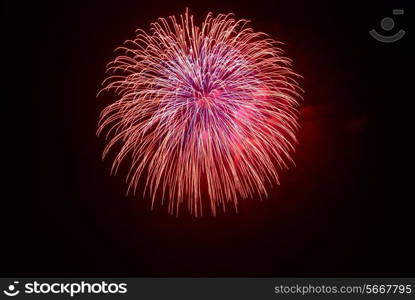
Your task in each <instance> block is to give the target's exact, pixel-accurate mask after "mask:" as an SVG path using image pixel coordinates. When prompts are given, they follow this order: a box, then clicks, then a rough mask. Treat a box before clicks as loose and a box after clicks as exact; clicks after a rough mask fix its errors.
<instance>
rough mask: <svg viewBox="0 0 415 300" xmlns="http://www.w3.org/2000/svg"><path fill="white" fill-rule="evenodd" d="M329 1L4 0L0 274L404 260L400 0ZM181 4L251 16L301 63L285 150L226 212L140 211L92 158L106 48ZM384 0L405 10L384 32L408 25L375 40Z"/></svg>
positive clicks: (346, 270)
mask: <svg viewBox="0 0 415 300" xmlns="http://www.w3.org/2000/svg"><path fill="white" fill-rule="evenodd" d="M333 2H334V1H277V0H273V1H271V0H270V1H264V0H257V1H247V0H239V1H198V2H196V1H195V2H193V3H192V2H191V1H184V2H182V1H137V0H136V1H122V0H118V1H26V2H22V1H17V2H15V3H14V4H11V3H10V4H7V5H5V4H4V5H3V6H4V7H3V8H4V9H3V14H4V16H3V20H5V21H6V24H7V29H11V32H12V40H13V46H14V47H12V48H11V49H12V51H13V56H12V57H13V58H15V59H14V60H12V61H14V62H15V63H14V64H13V71H14V72H13V73H12V74H13V76H12V78H13V84H12V85H11V86H10V87H11V89H12V94H11V95H12V96H11V98H10V99H11V101H12V113H11V114H10V116H12V118H13V121H12V123H11V124H13V126H12V127H13V129H12V130H5V131H7V136H8V135H10V137H11V142H10V143H7V145H5V148H9V149H10V150H11V152H12V156H6V157H4V161H5V162H6V164H7V163H10V165H11V169H10V171H7V172H6V171H4V172H5V173H6V176H5V177H7V178H6V181H5V185H6V188H7V189H10V190H11V193H10V194H4V197H2V203H3V211H2V214H3V217H2V221H5V224H4V226H3V229H4V233H3V234H2V248H3V250H6V254H5V255H3V256H2V259H1V266H0V275H1V276H13V277H16V276H102V277H103V276H240V277H245V276H310V277H311V276H320V277H321V276H323V277H324V276H326V277H330V276H362V277H363V276H414V275H415V267H414V260H413V253H414V247H413V246H412V245H411V242H412V239H413V229H414V220H413V219H414V216H413V208H414V204H413V202H414V197H413V177H414V176H413V169H412V167H411V166H410V161H411V160H412V153H410V150H409V149H410V144H411V143H412V139H413V119H412V117H413V112H412V111H411V107H412V106H413V105H412V102H413V100H414V96H413V89H414V87H413V84H412V81H413V71H410V68H409V64H410V63H411V61H413V59H412V57H413V53H414V52H413V50H412V49H410V46H411V45H410V44H411V42H412V41H413V28H409V19H410V18H413V8H414V6H413V4H411V2H413V1H400V2H399V1H373V2H367V3H366V4H362V3H361V1H335V3H333ZM12 5H13V6H12ZM186 6H188V7H189V8H190V10H191V12H192V13H193V14H194V15H195V16H196V19H197V20H199V21H201V20H202V19H203V17H204V16H205V15H206V13H208V12H209V11H212V12H214V13H219V12H225V13H227V12H234V13H235V14H236V17H237V18H247V19H250V20H251V21H252V26H253V27H254V29H255V30H258V31H264V32H267V33H269V34H270V35H271V36H272V37H273V38H275V39H278V40H281V41H283V42H284V43H285V46H284V49H285V50H286V54H287V56H289V57H290V58H292V59H293V60H294V65H293V67H294V70H295V71H296V72H298V73H300V74H301V75H303V76H304V79H303V80H302V81H301V85H302V87H303V88H304V89H305V91H306V94H305V96H304V102H303V107H302V115H301V120H300V122H301V126H302V129H301V131H300V133H299V140H300V144H299V145H298V151H297V153H296V154H295V160H296V163H297V166H296V167H295V168H292V169H291V170H289V171H288V172H283V173H282V176H281V186H279V187H275V188H273V189H272V190H271V195H270V198H269V199H267V200H265V201H262V202H260V201H259V200H258V199H253V200H247V201H243V202H241V203H240V206H239V212H238V214H236V213H235V212H234V211H232V210H230V211H228V212H227V213H226V214H220V215H219V216H217V217H216V218H213V217H211V216H205V217H202V218H198V219H195V218H193V217H191V216H189V215H188V214H187V213H186V212H185V209H183V210H182V213H181V215H180V217H179V218H176V217H174V216H170V215H169V214H167V212H166V208H165V207H162V208H160V207H158V208H157V209H156V210H155V211H153V212H150V210H149V199H142V198H140V197H133V196H128V197H126V196H125V192H126V185H125V184H124V177H123V176H122V174H121V175H120V176H110V175H109V169H110V161H105V162H102V161H101V159H100V155H101V153H102V150H103V147H104V140H103V139H102V138H97V137H96V135H95V130H96V124H97V118H98V114H99V111H100V110H101V109H102V108H103V107H105V106H106V105H108V104H109V103H110V101H111V97H110V95H107V96H104V97H102V98H100V99H96V97H95V96H96V93H97V91H98V90H99V86H100V82H101V81H102V79H103V78H104V70H105V64H106V63H107V62H109V60H110V59H111V58H113V57H114V54H113V50H114V48H115V47H117V46H119V45H120V44H121V43H122V42H123V41H124V40H126V39H129V38H133V37H134V30H135V29H136V28H143V29H145V30H147V29H148V28H149V23H150V22H152V21H154V20H155V19H156V18H157V17H160V16H168V15H171V14H176V15H177V14H180V13H182V12H184V9H185V7H186ZM410 6H411V7H410ZM394 8H404V9H405V15H404V16H395V17H394V20H395V24H396V27H395V28H394V30H393V31H392V33H395V32H396V31H397V30H398V29H400V28H402V29H405V30H406V31H407V35H406V36H405V37H404V38H403V39H402V40H400V41H398V42H396V43H394V44H382V43H379V42H377V41H375V40H374V39H372V38H371V37H370V36H369V34H368V31H369V30H370V29H373V28H375V29H377V30H378V31H379V32H380V33H384V34H387V33H385V32H383V31H382V29H380V26H379V23H380V20H381V19H382V18H383V17H386V16H391V17H392V9H394ZM4 48H9V47H7V46H5V47H4ZM410 53H411V54H412V57H411V56H410V55H409V54H410ZM9 60H10V59H9V57H5V58H4V63H6V62H7V61H9ZM410 81H411V82H410ZM411 84H412V85H411ZM10 116H5V117H7V118H9V117H10ZM9 126H10V125H8V127H6V128H10V127H9Z"/></svg>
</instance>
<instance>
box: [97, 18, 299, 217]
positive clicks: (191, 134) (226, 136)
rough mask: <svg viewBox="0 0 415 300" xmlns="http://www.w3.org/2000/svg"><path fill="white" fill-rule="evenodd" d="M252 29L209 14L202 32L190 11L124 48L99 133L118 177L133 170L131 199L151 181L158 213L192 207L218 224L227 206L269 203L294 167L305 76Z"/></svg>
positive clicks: (112, 66)
mask: <svg viewBox="0 0 415 300" xmlns="http://www.w3.org/2000/svg"><path fill="white" fill-rule="evenodd" d="M248 22H249V21H247V20H235V19H233V17H232V14H228V15H224V14H219V15H218V16H216V17H213V15H212V14H211V13H209V14H208V15H207V16H206V19H205V20H204V22H203V23H202V24H201V26H197V25H195V24H194V21H193V16H191V15H189V13H188V11H186V12H185V14H183V15H180V17H179V18H176V17H173V16H171V17H169V19H164V18H160V19H159V20H158V21H157V22H155V23H152V24H151V30H150V33H149V34H148V33H146V32H144V31H142V30H138V31H137V35H136V37H135V39H134V40H128V41H126V42H125V43H124V46H122V47H119V48H117V51H119V52H120V55H119V56H117V57H116V58H115V59H114V60H113V61H112V62H111V63H109V64H108V66H107V71H109V72H110V73H112V75H110V76H109V77H108V78H107V79H106V80H105V81H104V82H103V85H104V87H103V89H102V90H101V92H102V91H113V92H114V94H115V95H116V97H117V100H116V101H115V102H114V103H112V104H111V105H109V106H107V107H106V108H105V109H104V110H103V111H102V113H101V116H100V120H99V125H98V131H97V133H98V134H101V133H102V132H104V131H105V132H106V137H107V140H108V144H107V146H106V148H105V150H104V153H103V157H105V156H106V155H107V154H108V153H109V151H110V150H111V149H112V148H113V147H114V146H115V145H118V146H119V147H120V150H119V151H118V152H117V154H116V157H115V159H114V162H113V167H112V171H113V172H117V170H118V167H119V166H120V164H121V162H122V161H127V162H128V164H129V172H128V174H127V183H128V190H127V193H128V191H133V192H135V191H136V190H137V186H138V182H139V180H140V178H142V177H143V174H146V177H145V186H146V188H145V189H144V191H143V193H144V194H146V192H148V193H149V195H150V196H151V198H152V206H153V205H154V203H155V201H156V199H158V198H159V196H160V199H162V200H161V201H163V199H167V200H168V210H169V212H171V213H176V214H177V213H178V211H179V207H180V205H181V204H182V203H185V204H187V207H188V209H189V211H190V212H191V213H192V214H193V215H195V216H199V215H201V214H202V207H205V206H206V205H207V206H209V207H210V209H211V211H212V213H213V215H215V214H216V211H217V208H218V207H219V206H220V207H222V208H223V209H225V204H226V203H228V202H231V203H233V204H234V206H235V207H236V206H237V203H238V199H245V198H252V197H254V196H255V195H257V196H259V197H262V196H263V195H265V196H267V190H266V186H267V183H268V184H271V185H272V184H274V183H277V184H278V172H277V171H278V170H279V169H281V168H288V166H289V165H292V164H293V161H292V158H291V153H292V152H293V151H294V147H293V145H294V144H295V143H296V136H295V134H296V132H297V130H298V122H297V118H298V106H299V100H300V99H301V95H300V91H301V89H300V88H299V86H298V84H297V82H296V80H295V79H296V77H298V75H297V74H295V73H294V72H293V71H292V70H291V61H290V60H289V59H288V58H286V57H284V56H283V52H282V50H281V49H280V48H278V47H277V45H278V43H277V42H276V41H275V40H273V39H271V38H269V37H268V36H267V35H266V34H265V33H262V32H255V31H254V30H253V29H252V28H250V27H248ZM202 187H203V188H202ZM156 194H157V195H158V196H157V197H156ZM205 201H206V203H205Z"/></svg>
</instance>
